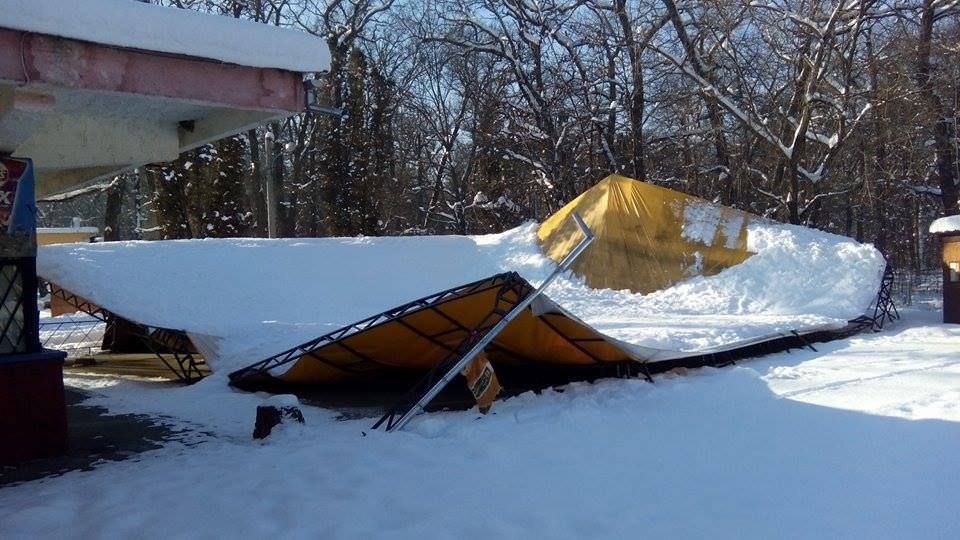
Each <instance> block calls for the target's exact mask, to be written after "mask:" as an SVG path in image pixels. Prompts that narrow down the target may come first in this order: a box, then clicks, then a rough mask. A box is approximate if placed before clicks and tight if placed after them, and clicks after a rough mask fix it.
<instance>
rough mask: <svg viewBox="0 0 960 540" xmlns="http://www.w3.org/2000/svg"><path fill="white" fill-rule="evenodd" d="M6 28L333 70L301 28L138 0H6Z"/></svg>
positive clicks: (321, 46) (320, 45)
mask: <svg viewBox="0 0 960 540" xmlns="http://www.w3.org/2000/svg"><path fill="white" fill-rule="evenodd" d="M0 12H2V13H3V19H2V20H0V27H4V28H10V29H14V30H22V31H27V32H35V33H38V34H49V35H53V36H59V37H65V38H71V39H79V40H83V41H89V42H93V43H100V44H104V45H113V46H116V47H125V48H131V49H142V50H147V51H158V52H166V53H172V54H182V55H186V56H195V57H198V58H208V59H211V60H219V61H221V62H228V63H231V64H238V65H242V66H250V67H261V68H277V69H284V70H289V71H298V72H315V71H326V70H328V69H330V54H329V51H328V50H327V46H326V44H325V43H324V42H323V40H321V39H318V38H316V37H314V36H311V35H309V34H307V33H306V32H298V31H296V30H288V29H283V28H278V27H275V26H271V25H268V24H262V23H256V22H253V21H246V20H241V19H234V18H230V17H225V16H217V15H211V14H206V13H199V12H196V11H193V10H188V9H176V8H172V7H163V6H157V5H152V4H144V3H141V2H135V1H133V0H85V1H80V0H66V1H65V0H0Z"/></svg>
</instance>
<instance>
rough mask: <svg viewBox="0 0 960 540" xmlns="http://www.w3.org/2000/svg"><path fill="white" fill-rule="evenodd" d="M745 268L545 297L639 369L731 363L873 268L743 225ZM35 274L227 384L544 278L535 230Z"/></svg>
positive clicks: (125, 262)
mask: <svg viewBox="0 0 960 540" xmlns="http://www.w3.org/2000/svg"><path fill="white" fill-rule="evenodd" d="M748 249H749V250H750V251H751V252H753V253H754V255H753V256H751V257H750V258H748V259H747V260H746V261H745V262H743V263H741V264H739V265H737V266H734V267H732V268H729V269H727V270H725V271H723V272H721V273H720V274H717V275H715V276H710V277H694V278H692V279H689V280H687V281H684V282H681V283H679V284H677V285H674V286H673V287H670V288H668V289H664V290H661V291H657V292H654V293H651V294H648V295H638V294H634V293H631V292H629V291H613V290H608V289H607V290H597V289H591V288H588V287H586V286H585V285H584V284H583V282H582V280H581V279H580V278H578V277H576V276H573V275H572V274H571V275H568V276H565V277H561V278H560V279H558V280H557V281H555V282H554V284H553V285H551V286H550V288H549V289H548V290H547V291H546V294H547V296H549V298H550V299H551V300H553V302H555V303H556V304H558V305H559V306H561V307H562V308H563V309H565V310H567V311H569V312H571V313H572V314H574V315H576V316H577V317H579V318H580V319H582V320H583V321H585V322H586V323H588V324H590V325H591V326H593V327H594V328H596V329H597V330H598V331H600V332H602V333H604V334H606V335H607V336H609V337H612V338H614V339H617V340H620V341H622V342H625V343H627V344H629V345H632V346H633V347H635V348H636V349H637V350H638V351H640V350H642V351H643V354H642V357H644V358H648V359H650V360H652V361H656V360H666V359H670V358H677V357H681V356H689V355H692V354H693V352H694V351H697V352H705V351H714V350H723V349H729V348H733V346H734V345H736V344H744V343H746V342H753V341H761V340H765V339H771V338H774V337H779V336H781V335H784V334H786V333H788V332H791V331H798V332H807V331H814V330H820V329H827V328H839V327H842V326H844V325H845V324H846V321H847V320H849V319H852V318H855V317H857V316H859V315H862V314H863V313H864V311H865V310H866V308H867V307H868V305H869V304H870V303H871V301H872V300H873V298H874V297H875V296H876V292H877V289H878V287H879V283H880V277H881V275H882V273H883V267H884V260H883V257H882V256H881V255H880V254H879V252H877V251H876V250H875V249H874V248H873V247H872V246H869V245H864V244H858V243H857V242H854V241H853V240H850V239H849V238H844V237H840V236H835V235H832V234H828V233H823V232H820V231H814V230H812V229H806V228H803V227H796V226H790V225H781V224H771V223H755V224H753V225H751V226H750V228H749V229H748ZM37 264H38V273H39V274H40V275H41V276H42V277H43V278H45V279H47V280H48V281H51V282H53V283H56V284H58V285H60V286H62V287H64V288H66V289H68V290H70V291H72V292H73V293H75V294H78V295H80V296H83V297H84V298H86V299H88V300H90V301H92V302H94V303H96V304H98V305H100V306H103V307H104V308H106V309H108V310H110V311H112V312H114V313H116V314H118V315H120V316H123V317H126V318H129V319H132V320H135V321H138V322H141V323H143V324H147V325H151V326H160V327H167V328H174V329H179V330H184V331H186V332H187V333H188V334H190V335H191V337H192V338H194V343H195V344H196V345H197V346H198V347H200V348H201V349H202V352H203V353H204V355H205V357H206V359H207V361H208V362H209V363H210V364H211V366H212V367H213V368H214V369H216V370H218V371H232V370H233V369H237V368H240V367H243V366H246V365H248V364H251V363H253V362H255V361H258V360H261V359H263V358H266V357H267V356H270V355H272V354H274V353H277V352H280V351H281V350H284V349H287V348H289V347H293V346H296V345H298V344H300V343H303V342H305V341H308V340H310V339H313V338H315V337H318V336H321V335H323V334H326V333H328V332H331V331H333V330H336V329H338V328H341V327H343V326H346V325H348V324H351V323H354V322H356V321H359V320H361V319H364V318H366V317H369V316H372V315H376V314H378V313H381V312H383V311H386V310H387V309H390V308H393V307H396V306H398V305H401V304H404V303H406V302H409V301H412V300H415V299H417V298H420V297H423V296H427V295H430V294H433V293H436V292H439V291H441V290H444V289H448V288H452V287H455V286H459V285H463V284H466V283H469V282H471V281H475V280H479V279H483V278H486V277H488V276H491V275H494V274H497V273H501V272H505V271H517V272H519V273H520V274H521V275H522V276H523V277H525V278H526V279H527V280H528V281H530V282H531V283H534V284H536V283H538V282H539V281H541V280H543V279H544V278H545V277H546V276H547V275H548V274H549V273H550V272H551V271H552V270H553V268H555V263H554V262H553V261H552V260H550V259H549V258H547V257H546V256H545V255H543V253H542V252H541V251H540V247H539V245H538V243H537V241H536V224H532V223H531V224H527V225H523V226H521V227H518V228H516V229H513V230H510V231H507V232H504V233H501V234H496V235H484V236H421V237H383V238H322V239H281V240H264V239H207V240H177V241H158V242H110V243H102V244H74V245H58V246H43V247H41V248H40V250H39V257H38V261H37Z"/></svg>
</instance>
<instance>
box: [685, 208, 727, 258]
mask: <svg viewBox="0 0 960 540" xmlns="http://www.w3.org/2000/svg"><path fill="white" fill-rule="evenodd" d="M721 215H722V209H721V208H720V207H719V206H715V205H712V204H704V203H694V202H691V203H688V204H687V205H686V206H685V207H684V208H683V230H682V231H681V233H680V235H681V236H683V238H685V239H687V240H689V241H691V242H700V243H701V244H703V245H705V246H708V247H709V246H712V245H713V238H714V237H715V236H716V235H717V227H718V226H719V225H720V217H721Z"/></svg>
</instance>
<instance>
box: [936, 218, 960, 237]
mask: <svg viewBox="0 0 960 540" xmlns="http://www.w3.org/2000/svg"><path fill="white" fill-rule="evenodd" d="M954 232H960V216H944V217H942V218H939V219H936V220H934V221H933V223H931V224H930V234H944V233H954Z"/></svg>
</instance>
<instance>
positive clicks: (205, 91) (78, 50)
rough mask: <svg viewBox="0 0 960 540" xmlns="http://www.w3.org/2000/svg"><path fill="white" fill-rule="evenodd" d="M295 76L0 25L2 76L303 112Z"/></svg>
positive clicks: (13, 79) (0, 64)
mask: <svg viewBox="0 0 960 540" xmlns="http://www.w3.org/2000/svg"><path fill="white" fill-rule="evenodd" d="M301 77H302V76H301V74H299V73H294V72H291V71H284V70H279V69H270V68H254V67H246V66H240V65H236V64H226V63H223V62H218V61H214V60H208V59H203V58H195V57H189V56H181V55H173V54H167V53H158V52H151V51H140V50H134V49H124V48H118V47H111V46H106V45H100V44H96V43H89V42H84V41H78V40H74V39H66V38H60V37H54V36H48V35H42V34H33V33H27V32H21V31H18V30H10V29H5V28H0V79H3V80H8V81H13V82H19V83H28V82H30V83H45V84H50V85H54V86H60V87H67V88H77V89H85V90H93V91H105V92H120V93H127V94H139V95H146V96H163V97H168V98H173V99H181V100H188V101H191V102H196V103H202V104H205V105H210V106H223V107H230V108H240V109H255V110H275V111H288V112H301V111H303V110H304V107H305V97H304V93H303V87H302V82H301Z"/></svg>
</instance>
